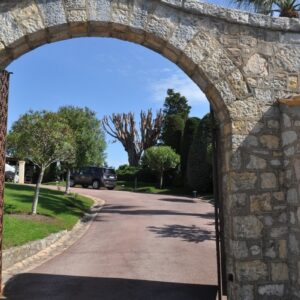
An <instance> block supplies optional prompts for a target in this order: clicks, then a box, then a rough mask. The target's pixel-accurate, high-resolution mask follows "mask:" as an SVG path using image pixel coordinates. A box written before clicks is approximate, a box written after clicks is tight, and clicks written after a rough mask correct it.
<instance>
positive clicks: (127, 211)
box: [101, 204, 215, 220]
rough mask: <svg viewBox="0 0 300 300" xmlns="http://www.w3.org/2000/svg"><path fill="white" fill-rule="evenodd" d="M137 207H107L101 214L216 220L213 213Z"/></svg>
mask: <svg viewBox="0 0 300 300" xmlns="http://www.w3.org/2000/svg"><path fill="white" fill-rule="evenodd" d="M133 208H136V206H132V207H130V206H128V205H124V206H122V205H110V204H108V205H105V206H104V207H103V209H102V210H101V214H120V215H141V216H142V215H145V216H149V215H152V216H154V215H166V216H188V217H199V218H204V219H211V220H214V218H215V214H214V213H213V212H208V213H204V214H197V213H186V212H180V211H175V210H164V209H133Z"/></svg>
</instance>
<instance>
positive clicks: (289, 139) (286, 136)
mask: <svg viewBox="0 0 300 300" xmlns="http://www.w3.org/2000/svg"><path fill="white" fill-rule="evenodd" d="M296 140H297V133H296V132H295V131H292V130H288V131H284V132H283V133H282V144H283V146H287V145H290V144H292V143H293V142H295V141H296Z"/></svg>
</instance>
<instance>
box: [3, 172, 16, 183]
mask: <svg viewBox="0 0 300 300" xmlns="http://www.w3.org/2000/svg"><path fill="white" fill-rule="evenodd" d="M14 180H15V173H14V172H12V171H5V181H6V182H14Z"/></svg>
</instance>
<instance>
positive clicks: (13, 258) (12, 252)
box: [2, 230, 67, 270]
mask: <svg viewBox="0 0 300 300" xmlns="http://www.w3.org/2000/svg"><path fill="white" fill-rule="evenodd" d="M66 233H67V231H66V230H64V231H60V232H58V233H53V234H51V235H49V236H48V237H46V238H44V239H41V240H37V241H33V242H29V243H26V244H25V245H22V246H18V247H13V248H10V249H7V250H4V251H3V254H2V255H3V257H2V261H3V263H2V267H3V270H6V269H8V268H10V267H12V266H13V265H14V264H16V263H18V262H22V261H24V260H25V259H27V258H29V257H32V256H34V255H35V254H37V253H38V252H40V251H42V250H44V249H46V248H48V247H50V246H51V245H53V244H54V243H55V242H57V241H58V240H59V239H60V238H61V237H63V236H64V235H66Z"/></svg>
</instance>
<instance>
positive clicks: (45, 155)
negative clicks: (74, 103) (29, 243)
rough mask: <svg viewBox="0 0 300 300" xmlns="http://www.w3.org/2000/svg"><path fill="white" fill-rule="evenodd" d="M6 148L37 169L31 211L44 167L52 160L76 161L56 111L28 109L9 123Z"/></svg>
mask: <svg viewBox="0 0 300 300" xmlns="http://www.w3.org/2000/svg"><path fill="white" fill-rule="evenodd" d="M8 149H9V152H10V153H11V154H12V155H13V156H15V157H17V158H19V159H28V160H30V161H32V163H33V164H35V165H36V166H38V167H39V169H40V174H39V179H38V182H37V185H36V191H35V197H34V200H33V204H32V213H33V214H36V212H37V204H38V197H39V189H40V184H41V182H42V180H43V176H44V173H45V170H46V169H47V168H48V167H49V166H50V165H51V164H52V163H54V162H57V161H64V162H69V163H72V162H74V160H75V141H74V137H73V133H72V130H71V129H70V127H69V126H68V125H67V124H66V123H65V120H64V119H62V118H61V117H60V116H59V115H58V114H56V113H52V112H47V111H36V112H34V111H30V112H28V113H26V114H24V115H22V116H21V117H20V119H19V120H18V121H16V122H15V123H14V124H13V125H12V129H11V130H10V132H9V135H8Z"/></svg>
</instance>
